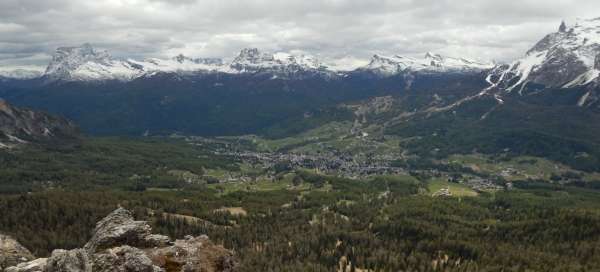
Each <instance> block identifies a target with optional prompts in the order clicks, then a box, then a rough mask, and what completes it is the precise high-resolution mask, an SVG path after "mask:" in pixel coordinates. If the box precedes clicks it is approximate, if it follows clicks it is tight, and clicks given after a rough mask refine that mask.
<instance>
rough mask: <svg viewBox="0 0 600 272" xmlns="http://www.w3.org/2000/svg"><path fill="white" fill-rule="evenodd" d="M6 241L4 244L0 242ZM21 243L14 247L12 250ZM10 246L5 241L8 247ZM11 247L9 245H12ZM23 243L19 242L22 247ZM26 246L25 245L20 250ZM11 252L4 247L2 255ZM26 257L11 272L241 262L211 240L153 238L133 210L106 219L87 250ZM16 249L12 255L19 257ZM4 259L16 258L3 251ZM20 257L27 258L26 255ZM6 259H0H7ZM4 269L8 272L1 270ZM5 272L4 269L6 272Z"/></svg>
mask: <svg viewBox="0 0 600 272" xmlns="http://www.w3.org/2000/svg"><path fill="white" fill-rule="evenodd" d="M0 241H3V240H0ZM15 243H16V241H14V242H12V241H11V242H10V245H11V246H10V248H19V247H18V246H15V245H16V244H15ZM3 244H5V242H2V244H0V245H3ZM6 244H8V243H6ZM17 244H18V243H17ZM19 246H20V245H19ZM3 248H9V247H8V246H6V247H0V250H2V249H3ZM20 248H21V249H23V250H24V251H23V250H21V251H18V252H25V253H28V254H29V255H26V256H27V257H26V258H20V257H17V258H13V257H11V260H14V261H11V262H10V263H9V265H13V266H11V267H9V268H7V269H6V270H4V271H6V272H91V271H94V272H109V271H110V272H113V271H116V272H176V271H177V272H192V271H201V272H221V271H224V272H229V271H235V269H236V267H237V265H238V262H237V259H236V258H235V256H234V255H233V253H232V252H231V251H229V250H227V249H225V248H223V247H222V246H217V245H214V244H213V243H212V242H211V241H210V240H209V239H208V237H207V236H199V237H192V236H187V237H186V239H183V240H176V241H175V242H172V241H171V240H170V238H169V237H167V236H164V235H157V234H152V233H151V228H150V225H148V223H147V222H145V221H135V220H134V219H133V216H132V214H131V212H130V211H128V210H125V209H123V208H118V209H116V210H115V211H113V212H112V213H110V214H109V215H108V216H107V217H105V218H104V219H102V220H101V221H100V222H98V224H96V228H95V230H94V234H93V236H92V239H90V241H88V242H87V244H86V245H85V246H84V248H81V249H73V250H62V249H57V250H54V251H53V252H52V255H51V256H50V258H48V259H37V260H33V261H29V260H31V259H33V256H32V255H31V253H29V251H27V250H26V249H25V248H23V247H22V246H21V247H20ZM13 251H14V250H10V252H13ZM0 253H1V254H0V257H2V258H4V259H7V258H5V256H13V255H14V254H12V255H8V254H4V251H0ZM15 256H25V255H24V253H23V254H19V255H15ZM4 259H0V260H4ZM1 268H4V267H1ZM0 271H2V270H0Z"/></svg>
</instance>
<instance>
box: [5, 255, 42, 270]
mask: <svg viewBox="0 0 600 272" xmlns="http://www.w3.org/2000/svg"><path fill="white" fill-rule="evenodd" d="M47 263H48V259H47V258H40V259H36V260H33V261H30V262H25V263H20V264H18V265H16V266H11V267H9V268H7V269H6V270H4V271H6V272H45V271H46V264H47Z"/></svg>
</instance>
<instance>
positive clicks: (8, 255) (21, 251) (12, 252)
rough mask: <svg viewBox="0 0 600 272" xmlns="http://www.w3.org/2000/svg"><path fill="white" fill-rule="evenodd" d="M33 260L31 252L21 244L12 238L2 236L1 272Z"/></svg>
mask: <svg viewBox="0 0 600 272" xmlns="http://www.w3.org/2000/svg"><path fill="white" fill-rule="evenodd" d="M33 259H34V257H33V255H32V254H31V252H29V250H27V249H26V248H25V247H23V246H22V245H21V244H20V243H19V242H17V241H16V240H15V239H13V238H11V237H10V236H6V235H2V234H0V271H2V269H4V268H7V267H9V266H13V265H16V264H18V263H22V262H27V261H31V260H33Z"/></svg>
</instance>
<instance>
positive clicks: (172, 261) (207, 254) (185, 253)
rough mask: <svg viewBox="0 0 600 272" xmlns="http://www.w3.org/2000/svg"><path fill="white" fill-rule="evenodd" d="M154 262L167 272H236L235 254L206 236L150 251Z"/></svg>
mask: <svg viewBox="0 0 600 272" xmlns="http://www.w3.org/2000/svg"><path fill="white" fill-rule="evenodd" d="M148 254H149V255H150V257H151V258H152V261H153V262H154V263H155V264H157V265H159V266H160V267H164V268H167V271H205V272H216V271H234V269H235V267H236V266H237V261H236V260H235V258H234V256H233V254H232V253H231V252H230V251H228V250H227V249H225V248H223V247H220V246H215V245H214V244H213V243H212V242H211V241H210V240H209V239H208V237H206V236H199V237H191V236H188V237H186V239H183V240H177V241H175V244H174V245H172V246H169V247H163V248H157V249H151V250H148Z"/></svg>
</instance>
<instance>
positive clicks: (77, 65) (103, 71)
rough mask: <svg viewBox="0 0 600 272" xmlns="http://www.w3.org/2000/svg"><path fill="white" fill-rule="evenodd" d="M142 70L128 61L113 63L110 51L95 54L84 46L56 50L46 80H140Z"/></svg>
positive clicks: (87, 46)
mask: <svg viewBox="0 0 600 272" xmlns="http://www.w3.org/2000/svg"><path fill="white" fill-rule="evenodd" d="M141 69H142V67H141V66H139V65H135V64H133V63H131V62H129V61H124V60H117V59H113V58H112V57H111V55H110V54H109V53H108V51H105V50H100V51H98V50H96V49H94V48H93V47H92V45H91V44H89V43H85V44H83V45H81V46H75V47H60V48H58V49H56V52H55V53H54V55H53V57H52V61H51V62H50V64H49V65H48V67H47V68H46V72H45V73H44V76H45V77H47V78H49V79H51V80H64V81H90V80H130V79H132V78H135V77H138V76H139V75H140V74H141V73H142V72H143V71H142V70H141Z"/></svg>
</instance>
